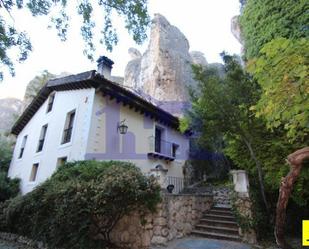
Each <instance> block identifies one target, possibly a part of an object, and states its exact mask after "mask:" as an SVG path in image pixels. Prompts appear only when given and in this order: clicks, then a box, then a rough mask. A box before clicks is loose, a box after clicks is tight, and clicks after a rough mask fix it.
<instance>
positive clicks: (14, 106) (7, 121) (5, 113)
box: [0, 98, 23, 133]
mask: <svg viewBox="0 0 309 249" xmlns="http://www.w3.org/2000/svg"><path fill="white" fill-rule="evenodd" d="M22 107H23V102H22V101H21V100H19V99H15V98H6V99H0V120H1V122H0V133H3V132H9V131H10V129H11V127H12V126H13V124H14V122H15V121H16V119H17V117H18V116H19V115H20V114H21V110H22Z"/></svg>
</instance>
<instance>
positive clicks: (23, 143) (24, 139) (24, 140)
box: [18, 136, 27, 158]
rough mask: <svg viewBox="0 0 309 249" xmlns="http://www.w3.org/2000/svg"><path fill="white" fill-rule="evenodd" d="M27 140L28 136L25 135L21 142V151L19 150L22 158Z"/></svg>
mask: <svg viewBox="0 0 309 249" xmlns="http://www.w3.org/2000/svg"><path fill="white" fill-rule="evenodd" d="M26 142H27V136H24V137H23V141H22V143H21V147H20V152H19V156H18V158H22V157H23V154H24V150H25V147H26Z"/></svg>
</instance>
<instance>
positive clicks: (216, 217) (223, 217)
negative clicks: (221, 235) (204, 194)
mask: <svg viewBox="0 0 309 249" xmlns="http://www.w3.org/2000/svg"><path fill="white" fill-rule="evenodd" d="M203 219H212V220H218V221H235V217H234V216H231V215H229V216H227V215H215V214H205V215H203Z"/></svg>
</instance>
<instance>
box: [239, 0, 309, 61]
mask: <svg viewBox="0 0 309 249" xmlns="http://www.w3.org/2000/svg"><path fill="white" fill-rule="evenodd" d="M308 10H309V3H308V1H306V0H296V1H295V0H285V1H273V0H247V1H246V3H245V4H244V6H243V9H242V15H241V16H240V24H241V30H242V36H243V39H244V42H245V57H246V59H251V58H253V57H258V56H259V52H260V50H261V49H262V47H263V46H264V45H265V44H266V43H268V42H270V41H271V40H273V39H275V38H279V37H284V38H291V39H298V38H304V37H307V38H308V36H309V30H308V23H309V15H308Z"/></svg>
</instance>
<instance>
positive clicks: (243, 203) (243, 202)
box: [233, 194, 257, 244]
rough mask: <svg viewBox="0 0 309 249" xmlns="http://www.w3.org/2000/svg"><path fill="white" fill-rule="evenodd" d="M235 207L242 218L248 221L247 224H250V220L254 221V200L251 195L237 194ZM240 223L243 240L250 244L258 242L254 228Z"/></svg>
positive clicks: (240, 233)
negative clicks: (252, 200) (242, 225)
mask: <svg viewBox="0 0 309 249" xmlns="http://www.w3.org/2000/svg"><path fill="white" fill-rule="evenodd" d="M233 207H234V209H236V212H237V213H238V215H240V216H241V220H243V221H246V223H247V224H246V226H248V225H249V223H250V222H253V213H252V202H251V200H250V198H249V197H247V196H243V195H241V194H236V197H235V198H234V203H233ZM238 219H239V218H238ZM238 222H239V221H238ZM239 225H240V228H239V235H240V237H241V238H242V241H243V242H247V243H250V244H256V243H257V239H256V233H255V231H254V229H253V228H251V227H246V228H242V227H241V224H239Z"/></svg>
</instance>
